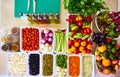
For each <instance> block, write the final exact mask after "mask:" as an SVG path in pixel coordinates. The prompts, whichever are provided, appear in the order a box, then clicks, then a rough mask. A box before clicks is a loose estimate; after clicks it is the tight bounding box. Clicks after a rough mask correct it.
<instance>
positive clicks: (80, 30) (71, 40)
mask: <svg viewBox="0 0 120 77" xmlns="http://www.w3.org/2000/svg"><path fill="white" fill-rule="evenodd" d="M67 21H68V22H69V33H68V53H69V54H71V53H75V54H78V53H82V54H85V53H91V47H92V41H91V36H90V35H91V33H92V30H91V25H90V23H91V21H92V17H91V16H87V17H81V16H80V15H69V19H67Z"/></svg>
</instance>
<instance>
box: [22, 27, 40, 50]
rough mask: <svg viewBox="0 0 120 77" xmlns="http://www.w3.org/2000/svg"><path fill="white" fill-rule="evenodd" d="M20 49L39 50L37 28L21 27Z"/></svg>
mask: <svg viewBox="0 0 120 77" xmlns="http://www.w3.org/2000/svg"><path fill="white" fill-rule="evenodd" d="M21 42H22V50H24V51H27V52H28V51H37V50H39V30H38V29H37V28H22V40H21Z"/></svg>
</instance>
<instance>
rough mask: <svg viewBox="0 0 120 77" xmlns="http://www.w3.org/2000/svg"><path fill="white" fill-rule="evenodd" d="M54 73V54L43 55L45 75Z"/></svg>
mask: <svg viewBox="0 0 120 77" xmlns="http://www.w3.org/2000/svg"><path fill="white" fill-rule="evenodd" d="M52 74H53V55H52V54H44V55H43V75H44V76H51V75H52Z"/></svg>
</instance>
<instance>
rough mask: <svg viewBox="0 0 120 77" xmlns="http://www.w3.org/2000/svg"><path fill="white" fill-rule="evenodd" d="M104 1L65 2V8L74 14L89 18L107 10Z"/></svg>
mask: <svg viewBox="0 0 120 77" xmlns="http://www.w3.org/2000/svg"><path fill="white" fill-rule="evenodd" d="M104 4H105V2H104V1H103V0H76V1H74V0H64V8H65V9H67V10H68V12H69V13H72V14H80V15H82V16H89V15H92V14H94V13H96V12H97V11H101V10H107V8H106V7H105V6H104Z"/></svg>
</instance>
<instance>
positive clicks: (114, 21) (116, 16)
mask: <svg viewBox="0 0 120 77" xmlns="http://www.w3.org/2000/svg"><path fill="white" fill-rule="evenodd" d="M96 24H97V26H98V28H99V31H101V32H102V33H105V34H107V36H109V37H111V38H117V37H118V36H119V35H120V12H112V11H102V12H100V13H99V14H98V17H97V23H96Z"/></svg>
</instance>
